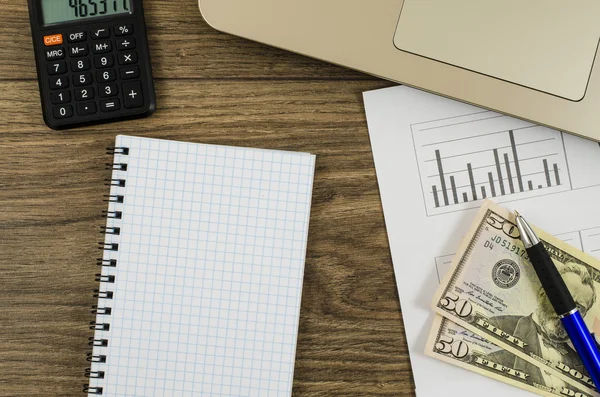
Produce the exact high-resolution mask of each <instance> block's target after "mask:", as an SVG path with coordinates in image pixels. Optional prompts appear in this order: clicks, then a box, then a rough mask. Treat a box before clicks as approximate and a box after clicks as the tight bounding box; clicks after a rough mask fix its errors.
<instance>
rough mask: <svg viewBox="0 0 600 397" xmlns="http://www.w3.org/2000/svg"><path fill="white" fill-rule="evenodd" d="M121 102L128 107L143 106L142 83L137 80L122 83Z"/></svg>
mask: <svg viewBox="0 0 600 397" xmlns="http://www.w3.org/2000/svg"><path fill="white" fill-rule="evenodd" d="M123 102H124V103H125V107H126V108H128V109H131V108H139V107H142V106H144V96H143V95H142V83H140V82H139V81H133V82H130V83H123Z"/></svg>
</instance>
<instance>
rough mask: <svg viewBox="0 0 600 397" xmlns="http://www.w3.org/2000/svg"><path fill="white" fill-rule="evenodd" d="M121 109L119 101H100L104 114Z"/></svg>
mask: <svg viewBox="0 0 600 397" xmlns="http://www.w3.org/2000/svg"><path fill="white" fill-rule="evenodd" d="M120 108H121V103H120V102H119V100H118V99H105V100H103V101H100V109H101V110H102V111H103V112H114V111H115V110H119V109H120Z"/></svg>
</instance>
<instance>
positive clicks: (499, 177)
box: [494, 149, 506, 196]
mask: <svg viewBox="0 0 600 397" xmlns="http://www.w3.org/2000/svg"><path fill="white" fill-rule="evenodd" d="M494 160H496V172H497V173H498V182H499V183H500V194H501V195H503V196H504V194H505V193H506V192H505V191H504V179H503V178H502V167H500V158H499V157H498V149H494Z"/></svg>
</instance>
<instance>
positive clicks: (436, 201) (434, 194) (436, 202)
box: [431, 185, 440, 208]
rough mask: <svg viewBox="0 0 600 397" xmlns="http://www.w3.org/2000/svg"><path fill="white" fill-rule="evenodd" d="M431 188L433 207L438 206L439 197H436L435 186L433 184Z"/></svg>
mask: <svg viewBox="0 0 600 397" xmlns="http://www.w3.org/2000/svg"><path fill="white" fill-rule="evenodd" d="M431 189H432V190H433V201H435V208H438V207H439V206H440V199H439V198H438V192H437V186H435V185H433V186H432V187H431Z"/></svg>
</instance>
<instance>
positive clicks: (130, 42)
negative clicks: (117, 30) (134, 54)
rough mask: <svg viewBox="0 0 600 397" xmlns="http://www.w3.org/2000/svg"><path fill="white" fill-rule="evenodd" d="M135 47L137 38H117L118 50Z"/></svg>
mask: <svg viewBox="0 0 600 397" xmlns="http://www.w3.org/2000/svg"><path fill="white" fill-rule="evenodd" d="M134 48H135V39H134V38H133V37H129V38H127V37H125V38H122V39H117V50H119V51H123V50H133V49H134Z"/></svg>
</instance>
